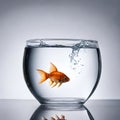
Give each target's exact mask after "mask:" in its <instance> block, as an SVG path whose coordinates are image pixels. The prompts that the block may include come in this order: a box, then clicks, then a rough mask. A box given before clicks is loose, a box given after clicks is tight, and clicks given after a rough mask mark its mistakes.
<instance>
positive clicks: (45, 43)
mask: <svg viewBox="0 0 120 120" xmlns="http://www.w3.org/2000/svg"><path fill="white" fill-rule="evenodd" d="M23 72H24V77H25V81H26V83H27V86H28V88H29V90H30V91H31V93H32V94H33V95H34V96H35V98H36V99H37V100H38V101H39V102H40V103H41V104H56V103H57V104H59V103H62V104H63V103H78V104H83V103H85V102H86V101H87V100H88V99H89V98H90V96H91V95H92V94H93V92H94V91H95V89H96V86H97V85H98V82H99V79H100V74H101V55H100V50H99V46H98V42H97V41H95V40H83V39H33V40H28V41H27V42H26V47H25V51H24V58H23Z"/></svg>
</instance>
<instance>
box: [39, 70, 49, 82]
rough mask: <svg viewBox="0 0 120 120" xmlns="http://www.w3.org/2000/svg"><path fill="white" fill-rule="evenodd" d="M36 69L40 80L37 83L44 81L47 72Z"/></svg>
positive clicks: (46, 77)
mask: <svg viewBox="0 0 120 120" xmlns="http://www.w3.org/2000/svg"><path fill="white" fill-rule="evenodd" d="M37 71H38V72H39V73H40V75H41V80H40V82H39V84H41V83H43V82H44V81H46V80H47V79H48V73H46V72H45V71H43V70H40V69H37Z"/></svg>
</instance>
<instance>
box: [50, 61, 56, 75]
mask: <svg viewBox="0 0 120 120" xmlns="http://www.w3.org/2000/svg"><path fill="white" fill-rule="evenodd" d="M56 71H57V68H56V66H55V65H54V64H53V63H50V73H52V72H56Z"/></svg>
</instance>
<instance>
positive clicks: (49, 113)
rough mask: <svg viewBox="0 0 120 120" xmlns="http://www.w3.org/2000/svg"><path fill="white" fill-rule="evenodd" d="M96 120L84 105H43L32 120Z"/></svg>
mask: <svg viewBox="0 0 120 120" xmlns="http://www.w3.org/2000/svg"><path fill="white" fill-rule="evenodd" d="M78 119H79V120H94V118H93V116H92V114H91V113H90V111H89V110H88V109H87V108H86V107H85V106H84V105H78V104H77V105H73V104H72V105H65V104H62V105H60V106H57V105H55V104H54V105H41V106H39V107H38V109H37V110H36V111H35V112H34V113H33V115H32V116H31V119H30V120H78Z"/></svg>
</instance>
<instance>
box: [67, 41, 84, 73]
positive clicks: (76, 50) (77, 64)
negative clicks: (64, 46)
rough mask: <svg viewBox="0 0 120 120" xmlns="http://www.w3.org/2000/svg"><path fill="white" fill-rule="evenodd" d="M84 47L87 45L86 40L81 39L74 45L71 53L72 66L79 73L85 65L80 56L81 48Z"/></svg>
mask: <svg viewBox="0 0 120 120" xmlns="http://www.w3.org/2000/svg"><path fill="white" fill-rule="evenodd" d="M83 47H85V44H84V41H81V42H80V43H78V44H75V45H74V46H73V47H72V53H70V54H69V58H70V64H71V68H72V69H73V70H74V71H75V72H77V73H78V74H80V73H81V72H82V68H83V67H84V64H83V63H82V58H81V56H80V49H81V48H83Z"/></svg>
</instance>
